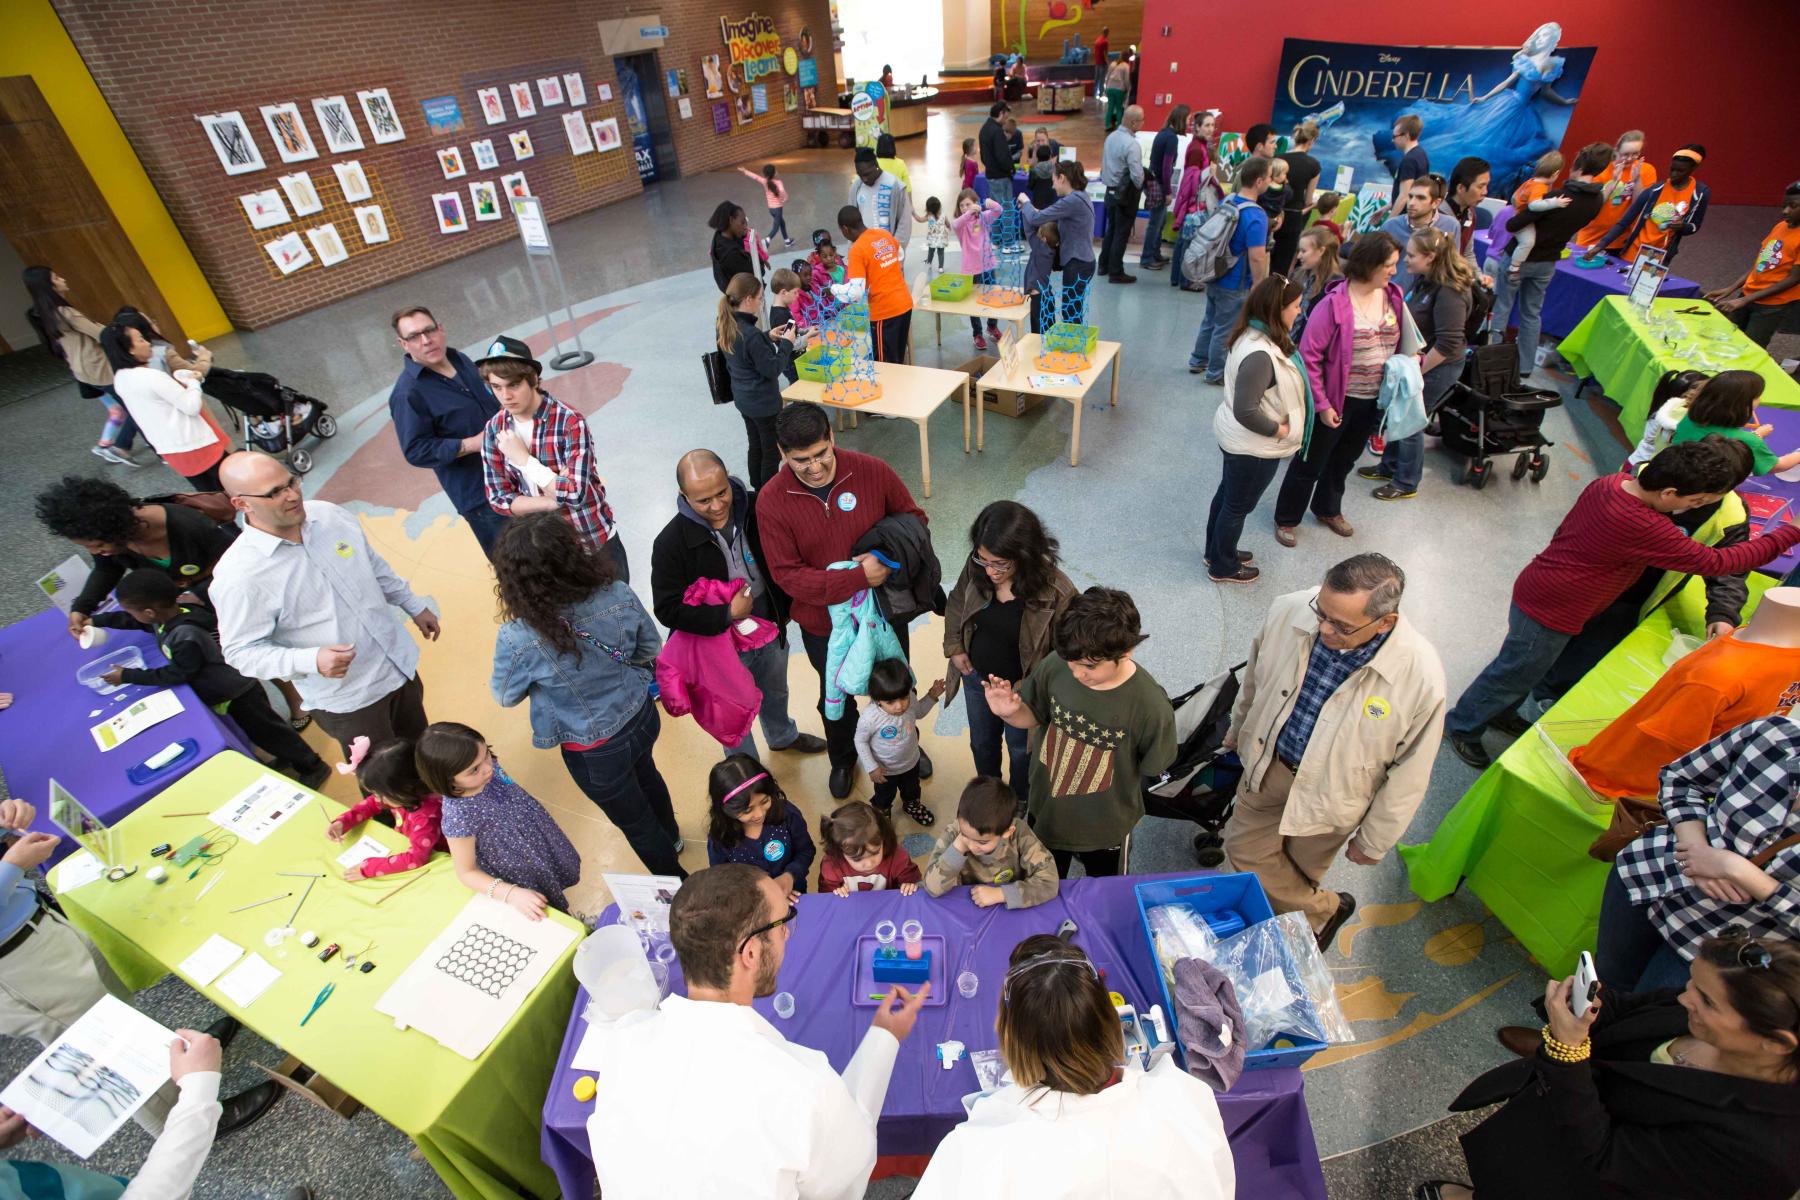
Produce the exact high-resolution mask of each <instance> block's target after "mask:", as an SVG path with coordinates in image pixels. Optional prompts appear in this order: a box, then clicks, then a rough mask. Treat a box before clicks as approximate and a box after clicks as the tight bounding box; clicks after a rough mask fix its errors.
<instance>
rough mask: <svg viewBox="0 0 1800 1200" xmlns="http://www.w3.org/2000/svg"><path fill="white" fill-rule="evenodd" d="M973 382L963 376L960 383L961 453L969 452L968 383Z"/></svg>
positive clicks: (969, 392) (969, 390)
mask: <svg viewBox="0 0 1800 1200" xmlns="http://www.w3.org/2000/svg"><path fill="white" fill-rule="evenodd" d="M973 382H974V380H972V379H968V378H965V379H964V380H963V383H962V394H963V395H962V401H963V453H964V454H967V453H968V452H969V397H970V394H971V389H970V385H971V384H972V383H973Z"/></svg>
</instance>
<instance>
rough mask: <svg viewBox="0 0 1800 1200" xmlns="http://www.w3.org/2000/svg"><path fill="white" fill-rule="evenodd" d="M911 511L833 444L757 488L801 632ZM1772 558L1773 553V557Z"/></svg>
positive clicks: (762, 524)
mask: <svg viewBox="0 0 1800 1200" xmlns="http://www.w3.org/2000/svg"><path fill="white" fill-rule="evenodd" d="M899 513H911V514H913V515H914V516H915V517H918V518H919V520H921V521H927V523H929V521H928V518H927V517H926V516H925V514H924V512H923V511H921V510H920V508H919V506H918V505H917V504H915V503H914V502H913V498H912V493H911V492H909V491H907V490H906V485H905V484H904V483H901V482H900V477H899V476H898V475H896V474H894V469H893V468H892V467H890V466H888V465H887V464H886V463H884V462H882V461H881V460H880V459H879V458H876V457H874V456H873V455H869V454H858V453H857V452H856V451H854V450H845V449H842V448H839V450H838V452H837V478H835V479H833V480H832V481H831V490H830V492H828V493H827V494H826V496H825V499H823V500H821V499H819V498H818V497H817V496H815V495H813V494H812V493H811V492H809V491H807V490H806V487H805V486H804V485H803V484H802V483H801V482H800V480H799V479H798V478H796V477H795V475H794V471H793V468H791V467H789V466H788V465H787V464H786V463H783V464H782V467H781V470H779V471H777V472H776V473H775V477H774V478H773V479H770V480H769V482H768V483H766V484H764V485H763V486H762V489H761V490H760V491H758V492H757V494H756V524H757V531H758V532H759V533H760V534H761V535H762V548H763V566H765V567H766V568H768V571H769V574H770V575H771V576H773V577H774V580H775V585H776V586H777V587H779V588H780V589H781V590H782V591H784V592H786V593H787V594H788V596H789V598H791V599H792V600H793V610H792V615H793V618H794V622H795V623H796V624H798V625H799V626H800V628H801V629H803V630H805V631H806V632H807V633H810V634H814V635H816V636H818V637H827V636H829V635H830V633H831V614H830V612H829V609H830V607H831V606H832V605H833V604H842V603H843V602H844V601H846V600H848V599H850V597H852V596H854V595H856V593H858V592H860V591H862V590H863V589H864V588H866V587H867V586H868V579H867V577H866V576H864V575H863V572H862V568H861V567H855V568H845V569H842V570H837V571H830V570H827V569H826V568H827V567H829V566H830V565H831V564H832V563H837V562H844V561H845V560H847V559H849V558H850V556H851V555H850V548H851V547H852V546H854V545H856V542H857V540H858V539H859V538H861V537H862V535H863V534H865V533H867V532H869V530H870V529H872V528H874V527H875V525H876V523H877V522H879V521H881V520H882V519H883V518H885V517H891V516H895V515H897V514H899ZM1771 557H1772V556H1771Z"/></svg>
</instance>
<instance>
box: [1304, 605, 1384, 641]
mask: <svg viewBox="0 0 1800 1200" xmlns="http://www.w3.org/2000/svg"><path fill="white" fill-rule="evenodd" d="M1306 606H1307V607H1308V608H1310V609H1312V610H1313V616H1315V617H1317V618H1319V624H1321V625H1329V626H1331V628H1332V629H1334V630H1336V631H1337V633H1338V634H1339V635H1340V636H1342V637H1349V636H1351V635H1352V634H1357V633H1361V632H1362V631H1363V630H1365V629H1367V628H1368V627H1369V626H1371V625H1373V624H1375V621H1379V620H1381V618H1380V617H1376V618H1375V621H1364V622H1363V623H1362V624H1361V625H1346V624H1344V623H1343V622H1342V621H1340V620H1338V619H1337V618H1336V617H1328V616H1326V615H1325V610H1324V609H1322V608H1320V607H1319V598H1318V597H1317V596H1314V597H1313V598H1312V599H1311V600H1308V601H1307V602H1306Z"/></svg>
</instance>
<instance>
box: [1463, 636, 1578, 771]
mask: <svg viewBox="0 0 1800 1200" xmlns="http://www.w3.org/2000/svg"><path fill="white" fill-rule="evenodd" d="M1570 636H1571V635H1569V634H1566V633H1558V632H1557V631H1556V630H1554V629H1551V628H1549V627H1548V626H1544V625H1540V624H1538V623H1537V622H1536V621H1534V620H1532V619H1531V618H1530V617H1528V616H1526V615H1525V613H1524V612H1522V611H1521V610H1520V608H1519V606H1518V605H1516V604H1514V605H1511V606H1509V607H1508V609H1507V612H1506V640H1505V641H1503V642H1501V643H1500V653H1498V654H1496V655H1494V661H1493V662H1491V663H1489V664H1488V665H1487V666H1486V667H1484V668H1482V671H1481V674H1479V675H1477V676H1476V677H1475V682H1474V683H1471V684H1470V685H1469V686H1468V688H1467V689H1466V690H1465V691H1464V692H1463V694H1462V698H1461V699H1459V700H1458V701H1457V702H1456V707H1455V708H1453V709H1451V710H1450V713H1449V715H1448V716H1446V717H1445V718H1444V730H1445V732H1447V733H1452V734H1455V735H1457V736H1458V737H1465V738H1473V737H1480V736H1481V731H1482V730H1484V729H1486V728H1487V727H1488V722H1489V721H1492V720H1493V719H1494V718H1495V717H1498V716H1500V715H1502V714H1504V713H1511V712H1517V711H1518V708H1519V701H1521V700H1523V699H1525V697H1526V696H1528V695H1530V694H1531V689H1532V688H1534V687H1536V686H1537V685H1538V682H1539V681H1540V680H1541V679H1543V678H1544V676H1545V675H1547V674H1549V672H1550V668H1551V667H1553V666H1555V665H1556V659H1557V657H1558V656H1559V655H1560V654H1562V652H1563V647H1564V646H1566V645H1568V644H1569V638H1570Z"/></svg>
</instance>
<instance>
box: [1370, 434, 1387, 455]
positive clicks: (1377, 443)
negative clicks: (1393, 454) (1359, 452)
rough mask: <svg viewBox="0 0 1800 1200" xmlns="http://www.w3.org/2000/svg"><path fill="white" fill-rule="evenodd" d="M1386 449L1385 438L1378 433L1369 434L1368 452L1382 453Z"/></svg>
mask: <svg viewBox="0 0 1800 1200" xmlns="http://www.w3.org/2000/svg"><path fill="white" fill-rule="evenodd" d="M1386 451H1387V439H1386V438H1384V437H1382V436H1381V435H1380V434H1379V433H1375V434H1370V435H1369V453H1370V454H1383V453H1386Z"/></svg>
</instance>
